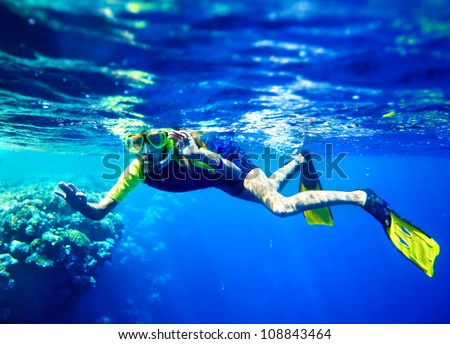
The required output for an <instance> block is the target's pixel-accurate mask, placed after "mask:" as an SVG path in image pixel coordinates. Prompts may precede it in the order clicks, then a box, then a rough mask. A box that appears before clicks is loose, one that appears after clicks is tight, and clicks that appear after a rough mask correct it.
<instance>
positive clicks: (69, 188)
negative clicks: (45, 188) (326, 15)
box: [55, 182, 87, 211]
mask: <svg viewBox="0 0 450 344" xmlns="http://www.w3.org/2000/svg"><path fill="white" fill-rule="evenodd" d="M58 186H59V187H60V188H61V190H62V191H63V192H60V191H55V194H56V195H58V196H59V197H61V198H62V199H64V200H65V201H66V202H67V203H68V204H69V205H70V206H71V207H72V208H73V209H75V210H77V211H81V210H82V209H84V208H85V207H86V204H87V199H86V195H85V194H84V193H82V192H81V191H80V190H79V189H78V188H77V187H76V186H75V185H73V184H72V183H68V184H66V183H64V182H59V183H58Z"/></svg>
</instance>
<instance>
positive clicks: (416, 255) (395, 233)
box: [385, 210, 440, 277]
mask: <svg viewBox="0 0 450 344" xmlns="http://www.w3.org/2000/svg"><path fill="white" fill-rule="evenodd" d="M385 229H386V233H387V235H388V236H389V238H390V239H391V241H392V243H393V244H394V246H395V247H397V249H398V250H399V251H400V252H401V253H403V255H404V256H405V257H406V258H408V259H409V260H411V261H412V262H413V263H414V264H416V265H417V266H418V267H419V268H421V269H422V270H423V271H424V272H425V273H426V274H427V275H428V276H430V277H433V275H434V268H433V265H434V261H435V260H436V257H437V256H438V255H439V252H440V248H439V245H438V244H437V243H436V241H434V240H433V239H432V238H430V237H429V236H428V235H427V234H425V233H424V232H422V231H421V230H420V229H419V228H417V227H415V226H413V225H412V224H411V223H409V222H408V221H406V220H405V219H402V218H401V217H400V216H399V215H398V214H396V213H395V212H394V211H393V210H391V224H390V226H389V227H386V228H385Z"/></svg>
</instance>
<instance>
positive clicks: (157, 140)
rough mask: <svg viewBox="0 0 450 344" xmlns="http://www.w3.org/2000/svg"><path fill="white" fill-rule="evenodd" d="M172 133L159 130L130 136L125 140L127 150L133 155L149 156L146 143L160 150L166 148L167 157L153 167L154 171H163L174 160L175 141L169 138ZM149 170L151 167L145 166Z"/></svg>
mask: <svg viewBox="0 0 450 344" xmlns="http://www.w3.org/2000/svg"><path fill="white" fill-rule="evenodd" d="M169 134H170V131H168V130H158V131H151V132H148V133H141V134H136V135H130V136H128V137H126V138H125V139H124V140H123V144H124V146H125V149H126V150H127V151H129V152H130V153H133V154H142V155H145V154H149V152H147V149H146V147H145V142H148V143H149V144H150V146H151V147H153V148H155V149H157V150H159V149H164V148H166V156H165V158H164V159H162V160H161V161H159V162H157V163H154V164H152V165H151V167H152V168H153V170H156V171H158V170H161V169H162V168H164V167H166V166H167V165H168V164H169V162H170V161H171V160H172V157H173V151H174V141H173V139H172V138H170V137H169ZM145 167H146V168H148V167H149V166H145Z"/></svg>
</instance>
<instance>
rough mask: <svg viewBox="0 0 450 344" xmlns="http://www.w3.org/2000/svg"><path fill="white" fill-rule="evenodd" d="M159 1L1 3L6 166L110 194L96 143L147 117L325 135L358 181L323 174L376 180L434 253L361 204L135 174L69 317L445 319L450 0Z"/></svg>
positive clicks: (240, 135)
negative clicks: (327, 205)
mask: <svg viewBox="0 0 450 344" xmlns="http://www.w3.org/2000/svg"><path fill="white" fill-rule="evenodd" d="M130 3H131V2H130ZM149 3H150V4H151V6H153V7H151V8H152V9H149V7H147V8H146V9H145V7H144V9H143V10H142V8H141V11H138V12H137V13H135V12H133V11H132V9H133V8H132V7H131V8H130V7H129V6H128V5H127V4H128V2H127V3H122V2H120V3H109V2H108V1H98V2H95V3H92V2H91V1H89V2H88V1H77V2H74V3H72V2H69V1H54V2H51V3H40V2H39V1H31V0H30V1H24V3H23V4H19V3H18V2H15V1H13V0H10V1H9V0H8V1H6V0H5V1H3V2H1V3H0V62H1V63H0V105H1V106H0V124H1V126H0V134H1V137H2V140H1V142H0V143H1V148H2V150H1V151H0V167H1V168H0V177H1V178H2V180H4V181H6V182H11V183H15V180H17V179H15V178H18V179H19V180H20V181H21V182H24V181H25V182H27V181H30V182H35V180H36V179H34V178H35V177H37V178H40V179H41V180H45V181H50V182H52V183H54V184H55V186H56V184H57V182H59V181H60V180H65V181H70V182H74V183H75V184H77V186H78V187H80V189H82V190H83V191H85V192H86V193H87V194H88V195H89V190H90V189H92V188H94V187H95V188H98V187H102V188H104V190H105V191H106V190H108V189H109V187H111V186H112V185H113V184H114V181H113V180H102V178H101V175H102V173H104V172H109V171H108V170H107V169H105V167H104V166H102V164H101V162H102V158H103V156H104V155H105V154H107V153H122V148H121V145H120V140H119V138H118V136H119V135H120V134H123V133H124V132H125V131H126V130H127V128H130V126H133V125H135V126H136V127H139V126H140V125H141V124H142V122H145V123H146V124H147V125H150V126H153V127H186V128H192V129H203V130H206V131H210V132H220V133H223V135H224V136H226V137H227V138H232V139H233V140H235V141H237V142H238V143H239V144H240V145H242V146H243V147H244V148H245V149H246V150H248V151H250V152H255V153H262V151H263V148H264V146H267V145H270V146H271V147H272V149H273V150H274V151H275V152H277V153H280V154H281V153H290V152H292V151H293V149H294V148H297V147H299V146H301V145H302V144H305V145H306V147H307V148H309V149H310V150H311V151H313V152H318V153H319V154H324V147H325V144H326V143H330V144H332V145H333V147H334V154H338V153H339V152H346V153H348V155H347V157H346V158H345V159H344V160H343V163H342V165H341V167H342V169H343V170H344V171H345V173H346V174H347V177H348V178H345V179H342V178H340V177H339V176H338V175H336V174H333V175H332V178H328V179H323V180H322V184H323V186H324V187H325V188H326V189H334V190H354V189H357V188H365V187H370V188H373V189H375V190H376V191H377V192H378V193H379V194H380V195H381V196H383V197H384V198H385V199H386V200H387V201H388V202H389V203H390V204H391V206H392V207H393V208H394V209H395V210H396V211H397V212H399V213H400V214H401V215H402V216H404V217H405V218H406V219H409V220H411V221H412V222H413V223H415V224H417V225H418V226H419V227H420V228H422V229H423V230H425V231H426V232H427V233H429V234H430V235H431V236H433V238H435V240H436V241H437V242H438V243H439V244H440V245H441V255H440V256H439V257H438V259H437V262H436V266H435V270H436V274H435V277H434V278H432V279H430V278H428V277H427V276H426V275H425V274H424V273H423V272H422V271H421V270H420V269H418V268H417V267H415V266H414V265H413V264H412V263H410V262H409V261H407V260H406V259H405V258H403V257H402V256H401V254H400V253H399V252H397V251H396V249H395V248H394V247H393V246H392V245H391V243H390V242H389V240H388V239H387V237H386V235H385V234H384V233H383V230H382V228H381V226H380V225H379V223H377V222H376V221H375V220H374V219H373V218H372V217H370V216H369V215H367V214H366V213H364V211H362V210H361V209H359V208H356V207H344V206H342V207H336V208H333V209H332V210H333V214H334V218H335V226H334V227H332V228H328V227H321V226H315V227H310V226H308V225H307V224H306V222H305V220H304V219H303V216H302V215H299V216H295V217H291V218H287V219H279V218H277V217H275V216H273V215H271V214H270V213H269V212H268V211H266V210H265V209H264V208H263V207H262V206H259V205H256V204H250V203H245V202H244V201H241V200H238V199H233V198H230V197H229V196H227V195H226V194H223V193H221V192H220V191H217V190H203V191H196V192H192V193H187V194H170V193H163V192H159V191H156V190H152V189H149V188H147V187H146V186H141V187H139V188H138V189H137V190H135V191H134V192H133V193H132V194H131V195H130V196H129V197H128V198H127V200H126V201H125V202H124V203H123V204H121V205H120V206H119V207H117V210H116V211H117V212H120V213H121V214H123V215H124V218H125V221H126V224H127V228H126V232H125V235H124V237H123V238H122V240H121V242H120V244H119V245H118V246H117V247H116V251H115V253H114V255H113V259H112V261H111V262H110V264H108V265H106V266H104V267H103V268H102V269H100V271H99V275H98V278H97V285H96V287H95V288H94V289H92V290H91V291H90V292H89V293H88V294H87V295H86V296H85V297H84V298H83V299H82V300H81V302H80V304H79V306H78V308H77V310H76V313H75V314H74V315H73V318H72V321H73V322H81V323H449V322H450V293H449V278H450V277H449V273H448V272H449V266H450V262H449V259H450V258H449V253H448V252H449V247H450V232H449V216H450V215H449V210H448V206H449V201H448V195H449V194H450V183H449V180H450V178H449V177H450V172H449V171H450V159H449V157H450V154H449V152H450V149H449V148H450V136H449V132H450V131H449V124H448V122H449V121H448V115H449V113H450V106H449V104H450V96H449V94H450V89H449V85H450V54H449V51H450V37H449V32H450V30H449V27H450V25H449V22H450V21H449V18H450V13H449V8H450V6H449V4H448V2H447V1H438V0H435V1H431V0H430V1H427V0H415V1H400V2H396V3H392V1H387V0H386V1H362V0H361V1H356V0H355V1H311V2H308V1H294V0H284V1H280V0H277V1H264V2H258V1H224V2H220V1H219V2H217V1H216V2H212V1H206V0H205V1H196V2H195V4H194V3H193V2H192V1H189V0H177V1H158V2H154V3H152V2H149ZM127 6H128V7H127ZM143 23H145V25H144V24H143ZM136 71H137V73H135V72H136ZM150 80H151V82H150ZM135 122H138V124H136V123H135ZM323 167H324V166H323V164H322V165H319V166H318V168H319V169H322V170H323ZM297 188H298V179H297V180H293V181H292V182H291V184H290V185H289V187H288V188H287V189H286V190H285V193H286V194H292V193H294V192H296V190H297ZM31 287H32V286H30V288H31Z"/></svg>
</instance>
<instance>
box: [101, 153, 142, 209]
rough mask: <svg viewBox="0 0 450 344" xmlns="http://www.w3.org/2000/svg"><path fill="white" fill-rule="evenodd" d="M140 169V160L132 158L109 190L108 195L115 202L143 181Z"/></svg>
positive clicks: (122, 198) (120, 200) (119, 200)
mask: <svg viewBox="0 0 450 344" xmlns="http://www.w3.org/2000/svg"><path fill="white" fill-rule="evenodd" d="M142 170H143V169H142V164H141V162H140V161H139V160H138V159H134V160H133V161H132V162H131V164H130V165H129V166H128V167H127V168H126V170H125V171H124V172H123V173H122V175H121V176H120V178H119V180H118V181H117V183H116V185H114V186H113V187H112V188H111V190H109V192H108V196H109V197H110V198H112V199H113V200H114V201H116V202H122V201H123V200H124V199H125V197H126V196H127V195H128V193H129V192H130V191H131V190H133V189H134V188H135V187H136V186H137V185H138V184H139V183H143V182H144V174H143V172H142Z"/></svg>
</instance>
